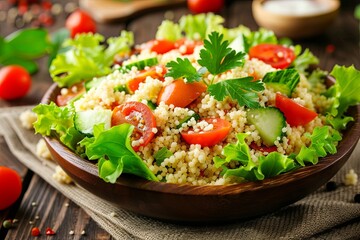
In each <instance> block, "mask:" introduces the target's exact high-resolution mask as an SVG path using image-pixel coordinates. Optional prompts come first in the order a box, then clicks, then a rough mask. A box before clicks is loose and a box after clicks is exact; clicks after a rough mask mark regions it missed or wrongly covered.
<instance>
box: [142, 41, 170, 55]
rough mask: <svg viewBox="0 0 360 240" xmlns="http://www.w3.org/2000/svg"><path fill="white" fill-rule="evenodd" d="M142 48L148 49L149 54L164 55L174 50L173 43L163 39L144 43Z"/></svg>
mask: <svg viewBox="0 0 360 240" xmlns="http://www.w3.org/2000/svg"><path fill="white" fill-rule="evenodd" d="M142 48H143V49H150V51H151V52H156V53H157V54H164V53H167V52H169V51H171V50H173V49H175V43H174V42H172V41H169V40H165V39H164V40H160V39H155V40H151V41H149V42H147V43H145V44H144V45H143V46H142Z"/></svg>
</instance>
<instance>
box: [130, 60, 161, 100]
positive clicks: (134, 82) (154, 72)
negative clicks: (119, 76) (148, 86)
mask: <svg viewBox="0 0 360 240" xmlns="http://www.w3.org/2000/svg"><path fill="white" fill-rule="evenodd" d="M158 68H159V67H156V66H153V67H150V68H149V69H146V70H141V71H140V72H139V74H137V76H136V77H135V78H133V79H131V80H129V81H128V83H127V88H128V90H129V92H130V93H134V92H135V91H136V90H138V89H139V85H140V83H142V82H145V80H146V78H147V77H152V78H154V79H159V80H161V81H163V80H164V75H165V74H166V68H165V67H161V68H162V72H161V73H160V72H159V71H158Z"/></svg>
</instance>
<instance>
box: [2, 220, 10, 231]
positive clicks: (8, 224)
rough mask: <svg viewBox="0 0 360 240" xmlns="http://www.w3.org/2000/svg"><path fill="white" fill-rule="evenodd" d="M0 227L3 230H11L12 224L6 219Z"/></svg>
mask: <svg viewBox="0 0 360 240" xmlns="http://www.w3.org/2000/svg"><path fill="white" fill-rule="evenodd" d="M2 225H3V227H4V228H6V229H9V228H12V226H13V223H12V221H11V220H9V219H8V220H5V221H4V222H3V224H2Z"/></svg>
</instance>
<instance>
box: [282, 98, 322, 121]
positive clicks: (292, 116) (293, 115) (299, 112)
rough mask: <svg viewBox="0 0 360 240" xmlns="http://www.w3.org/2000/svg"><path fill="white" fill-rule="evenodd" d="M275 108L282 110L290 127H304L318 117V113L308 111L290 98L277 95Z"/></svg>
mask: <svg viewBox="0 0 360 240" xmlns="http://www.w3.org/2000/svg"><path fill="white" fill-rule="evenodd" d="M275 106H276V107H277V108H279V109H280V111H281V112H282V113H283V114H284V116H285V118H286V122H287V123H289V124H290V126H292V127H293V126H303V125H306V124H308V123H309V122H311V121H312V120H314V119H315V118H316V117H317V113H316V112H314V111H312V110H310V109H307V108H306V107H304V106H302V105H300V104H298V103H297V102H295V101H293V100H291V99H290V98H288V97H285V96H284V95H282V94H280V93H276V98H275Z"/></svg>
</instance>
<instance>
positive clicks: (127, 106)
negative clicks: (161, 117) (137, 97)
mask: <svg viewBox="0 0 360 240" xmlns="http://www.w3.org/2000/svg"><path fill="white" fill-rule="evenodd" d="M122 123H129V124H131V125H133V126H135V129H134V132H133V134H132V140H135V141H138V142H139V144H138V145H136V146H133V149H134V150H135V151H138V150H139V148H140V147H141V146H146V145H147V144H148V143H149V142H150V141H151V140H152V139H153V138H154V136H155V133H154V132H153V128H156V120H155V116H154V114H153V113H152V111H151V109H150V108H149V107H148V106H147V105H145V104H143V103H141V102H126V103H124V104H121V105H119V106H116V107H115V108H114V110H113V113H112V116H111V126H116V125H120V124H122Z"/></svg>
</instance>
